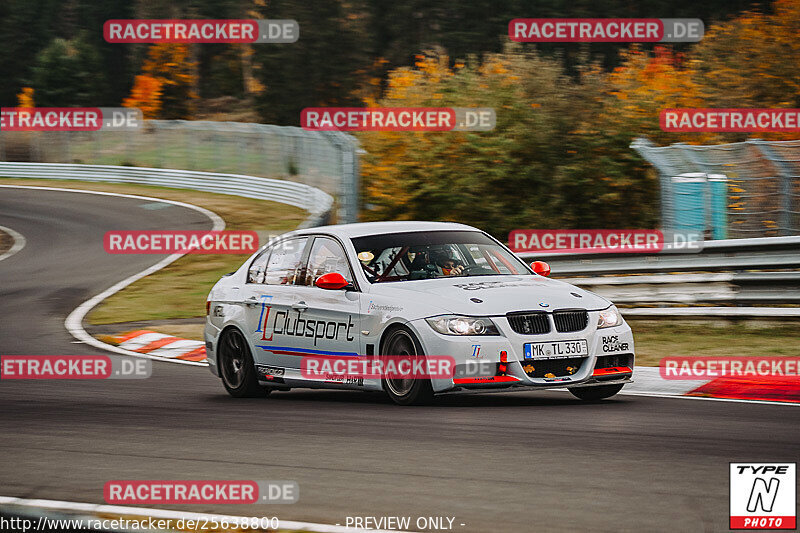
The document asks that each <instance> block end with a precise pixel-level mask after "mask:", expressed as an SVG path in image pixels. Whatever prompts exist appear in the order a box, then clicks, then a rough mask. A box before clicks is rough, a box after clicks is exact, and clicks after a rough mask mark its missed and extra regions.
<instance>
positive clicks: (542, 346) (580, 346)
mask: <svg viewBox="0 0 800 533" xmlns="http://www.w3.org/2000/svg"><path fill="white" fill-rule="evenodd" d="M586 355H589V345H588V343H587V342H586V339H580V340H577V341H553V342H531V343H528V344H526V345H525V359H565V358H567V357H582V356H586Z"/></svg>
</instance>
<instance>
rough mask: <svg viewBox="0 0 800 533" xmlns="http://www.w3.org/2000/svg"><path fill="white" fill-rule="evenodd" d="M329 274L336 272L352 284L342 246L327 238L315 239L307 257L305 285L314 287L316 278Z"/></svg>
mask: <svg viewBox="0 0 800 533" xmlns="http://www.w3.org/2000/svg"><path fill="white" fill-rule="evenodd" d="M329 272H338V273H339V274H341V275H342V276H344V279H346V280H347V281H348V282H350V283H352V282H353V276H352V274H351V273H350V266H349V265H348V263H347V256H346V255H345V253H344V249H343V248H342V245H341V244H339V243H338V242H337V241H335V240H334V239H330V238H328V237H317V238H316V239H314V245H313V246H312V247H311V254H310V255H309V257H308V271H307V273H306V276H305V285H314V282H315V281H317V278H318V277H320V276H322V275H323V274H328V273H329Z"/></svg>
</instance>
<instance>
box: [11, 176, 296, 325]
mask: <svg viewBox="0 0 800 533" xmlns="http://www.w3.org/2000/svg"><path fill="white" fill-rule="evenodd" d="M0 183H3V184H18V185H43V186H50V187H64V188H71V189H87V190H96V191H106V192H118V193H124V194H139V195H143V196H153V197H156V198H163V199H166V200H177V201H181V202H187V203H190V204H194V205H198V206H200V207H205V208H206V209H210V210H211V211H214V212H215V213H217V214H218V215H219V216H221V217H222V218H223V219H224V220H225V223H226V229H228V230H255V231H259V230H261V231H269V232H273V233H280V232H284V231H289V230H292V229H294V228H295V227H297V225H298V224H300V222H302V221H303V220H304V219H305V218H306V216H307V213H306V212H305V211H303V210H302V209H298V208H296V207H291V206H288V205H285V204H280V203H277V202H269V201H265V200H253V199H250V198H241V197H238V196H229V195H224V194H213V193H206V192H198V191H190V190H179V189H169V188H165V187H149V186H144V185H127V184H114V183H94V182H79V181H68V180H30V179H11V178H2V179H0ZM244 259H245V257H244V256H242V255H225V254H220V255H196V254H195V255H193V254H190V255H185V256H183V257H182V258H180V259H178V260H177V261H175V262H174V263H172V264H170V265H169V266H167V267H166V268H163V269H161V270H159V271H158V272H156V273H154V274H151V275H150V276H147V277H146V278H143V279H141V280H139V281H137V282H136V283H134V284H133V285H130V286H129V287H126V288H125V289H123V290H122V291H120V292H118V293H116V294H115V295H113V296H111V297H110V298H108V299H106V300H105V301H104V302H103V303H101V304H100V305H99V306H98V307H96V308H95V309H94V310H93V311H92V312H91V313H90V314H89V317H88V321H89V323H91V324H112V323H117V322H133V321H139V320H160V319H172V318H192V317H202V316H204V315H205V301H206V296H207V295H208V292H209V291H210V290H211V287H212V286H213V285H214V283H216V281H217V280H218V279H219V278H220V277H221V276H222V275H223V274H225V273H227V272H231V271H233V270H235V269H236V268H238V267H239V265H241V264H242V261H244Z"/></svg>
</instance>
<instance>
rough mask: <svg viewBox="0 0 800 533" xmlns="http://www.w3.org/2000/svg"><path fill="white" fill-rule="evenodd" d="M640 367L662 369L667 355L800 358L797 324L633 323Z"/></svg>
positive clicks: (637, 362) (799, 339)
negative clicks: (660, 365) (659, 367)
mask: <svg viewBox="0 0 800 533" xmlns="http://www.w3.org/2000/svg"><path fill="white" fill-rule="evenodd" d="M629 323H630V326H631V329H632V330H633V340H634V344H635V348H636V364H637V365H642V366H658V362H659V361H660V360H661V359H662V358H663V357H667V356H689V357H691V356H762V357H773V356H794V357H800V327H798V326H797V324H787V325H771V326H764V327H750V326H748V325H746V324H731V325H702V324H697V323H694V322H693V323H681V322H675V323H670V324H663V323H658V322H652V321H636V320H631V321H630V322H629Z"/></svg>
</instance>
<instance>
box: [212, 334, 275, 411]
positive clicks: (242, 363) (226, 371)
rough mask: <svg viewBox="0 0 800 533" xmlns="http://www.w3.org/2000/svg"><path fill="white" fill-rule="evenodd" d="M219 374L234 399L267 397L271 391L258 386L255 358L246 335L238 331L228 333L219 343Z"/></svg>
mask: <svg viewBox="0 0 800 533" xmlns="http://www.w3.org/2000/svg"><path fill="white" fill-rule="evenodd" d="M217 356H218V358H219V374H220V377H221V378H222V384H223V385H224V386H225V390H227V391H228V394H230V395H231V396H233V397H234V398H252V397H255V396H265V395H267V394H269V392H270V389H268V388H266V387H262V386H261V385H259V384H258V377H257V376H256V367H255V364H254V363H253V356H252V355H250V349H249V348H248V347H247V341H246V340H245V338H244V335H242V334H241V332H239V330H236V329H229V330H228V331H226V332H225V333H224V334H223V335H222V338H221V339H220V341H219V347H218V354H217Z"/></svg>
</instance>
